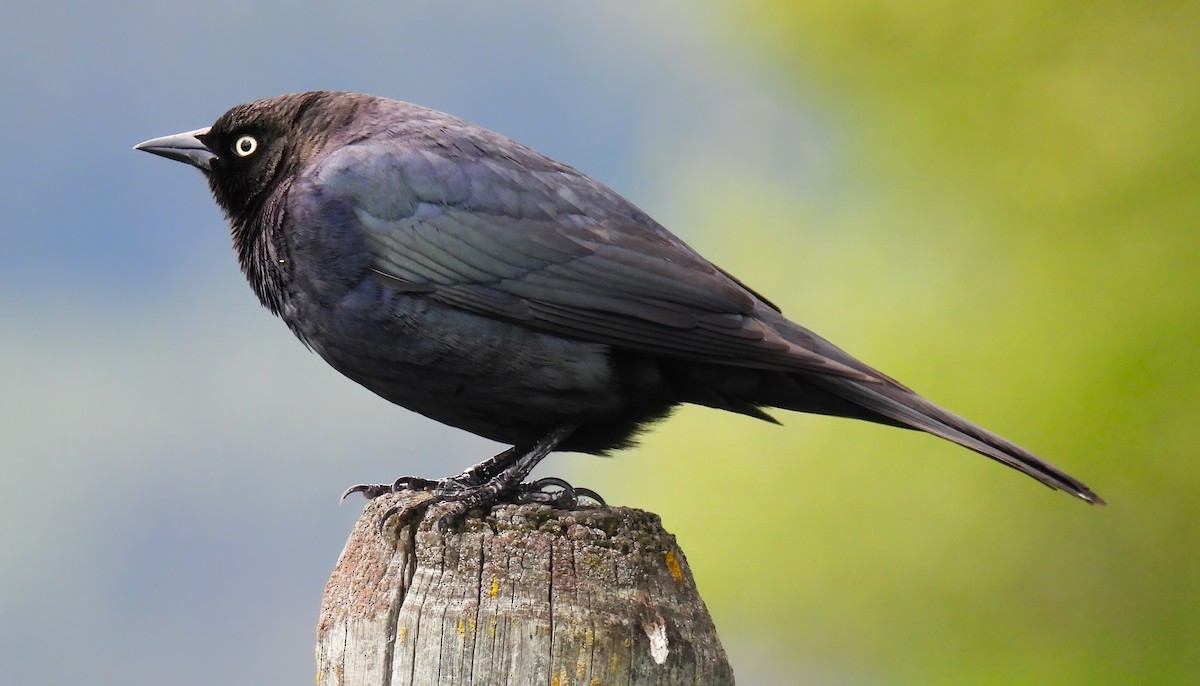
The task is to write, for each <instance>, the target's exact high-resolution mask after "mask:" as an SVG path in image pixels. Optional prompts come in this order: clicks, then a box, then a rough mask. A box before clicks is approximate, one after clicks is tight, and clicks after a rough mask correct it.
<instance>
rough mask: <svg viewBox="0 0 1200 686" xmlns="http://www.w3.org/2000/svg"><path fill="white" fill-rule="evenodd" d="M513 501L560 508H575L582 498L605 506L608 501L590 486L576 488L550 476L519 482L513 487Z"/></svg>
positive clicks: (599, 505)
mask: <svg viewBox="0 0 1200 686" xmlns="http://www.w3.org/2000/svg"><path fill="white" fill-rule="evenodd" d="M512 492H513V498H512V500H513V502H515V503H517V504H521V505H523V504H525V503H536V504H540V505H549V506H550V507H556V508H559V509H560V510H573V509H575V508H577V507H580V506H581V505H582V500H590V501H592V502H593V503H595V504H596V506H597V507H605V506H607V505H608V503H606V502H604V498H602V497H600V494H599V493H597V492H595V491H593V490H592V489H590V488H576V487H575V486H572V485H571V484H569V483H567V482H566V481H565V480H563V479H559V478H558V477H554V476H548V477H546V478H544V479H538V480H537V481H530V482H528V483H522V484H517V486H516V487H515V488H514V489H513V491H512Z"/></svg>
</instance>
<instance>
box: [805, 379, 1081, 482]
mask: <svg viewBox="0 0 1200 686" xmlns="http://www.w3.org/2000/svg"><path fill="white" fill-rule="evenodd" d="M806 380H807V381H809V382H810V383H812V384H814V385H816V386H818V387H821V388H824V389H825V390H827V391H829V392H830V393H832V394H834V395H837V396H838V397H841V398H843V399H845V400H848V401H850V402H852V403H854V404H856V405H859V406H861V407H863V408H866V409H867V410H870V411H871V412H874V413H877V414H879V415H881V416H883V417H886V418H887V419H890V420H892V421H894V422H896V423H899V424H902V425H904V426H907V427H911V428H913V429H919V430H921V431H925V432H927V433H930V434H933V435H934V436H939V437H941V438H944V439H946V440H949V441H953V442H954V443H957V444H959V445H961V446H963V447H964V448H968V449H970V450H974V451H975V452H977V453H980V454H981V455H986V456H987V457H990V458H992V459H993V460H996V461H997V462H999V463H1001V464H1004V465H1007V466H1009V467H1012V468H1013V469H1015V470H1017V471H1019V472H1021V473H1023V474H1026V475H1028V476H1030V477H1033V478H1034V479H1037V480H1038V481H1040V482H1042V483H1043V484H1045V485H1047V486H1049V487H1051V488H1055V489H1058V490H1061V491H1066V492H1067V493H1070V494H1071V495H1074V496H1076V497H1077V498H1080V499H1082V500H1085V501H1087V502H1088V503H1091V504H1093V505H1103V504H1104V499H1103V498H1101V497H1100V496H1098V495H1096V494H1095V493H1093V492H1092V491H1091V489H1089V488H1088V487H1087V486H1085V485H1084V484H1083V483H1081V482H1080V481H1079V480H1078V479H1076V478H1074V477H1073V476H1071V475H1070V474H1067V473H1066V472H1064V471H1062V470H1061V469H1058V468H1057V467H1055V466H1054V465H1052V464H1050V463H1049V462H1046V461H1045V460H1043V459H1041V458H1040V457H1038V456H1037V455H1034V454H1033V453H1031V452H1029V451H1028V450H1025V449H1024V448H1022V447H1021V446H1019V445H1016V444H1015V443H1012V442H1010V441H1007V440H1005V439H1004V438H1001V437H1000V436H997V435H996V434H994V433H992V432H990V431H988V430H987V429H984V428H983V427H981V426H978V425H976V424H972V423H971V422H969V421H967V420H966V419H963V418H962V417H959V416H958V415H955V414H953V413H951V412H948V411H946V410H944V409H942V408H940V407H938V406H937V405H934V404H933V403H931V402H929V401H928V400H925V399H924V398H922V397H921V396H919V395H917V394H915V393H913V392H912V391H909V390H908V389H906V388H904V387H903V386H900V385H898V384H895V385H893V384H892V383H890V382H889V381H888V380H886V378H885V379H881V380H880V381H879V382H876V383H871V382H862V381H857V380H854V379H848V378H844V377H834V376H826V375H822V374H812V375H808V376H806Z"/></svg>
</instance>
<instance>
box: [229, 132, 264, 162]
mask: <svg viewBox="0 0 1200 686" xmlns="http://www.w3.org/2000/svg"><path fill="white" fill-rule="evenodd" d="M255 150H258V141H257V140H256V139H255V138H254V136H242V137H241V138H239V139H237V141H236V142H235V143H234V144H233V151H234V152H235V153H237V156H238V157H249V156H251V155H253V154H254V151H255Z"/></svg>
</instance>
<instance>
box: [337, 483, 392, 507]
mask: <svg viewBox="0 0 1200 686" xmlns="http://www.w3.org/2000/svg"><path fill="white" fill-rule="evenodd" d="M387 492H388V486H387V484H355V485H353V486H351V487H350V488H347V489H346V490H345V491H342V497H341V498H340V499H339V500H338V502H343V503H344V502H346V498H349V497H350V495H351V494H353V493H362V494H363V497H365V498H366V499H367V500H374V499H376V498H378V497H379V496H381V495H383V494H384V493H387Z"/></svg>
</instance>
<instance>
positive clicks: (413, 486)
mask: <svg viewBox="0 0 1200 686" xmlns="http://www.w3.org/2000/svg"><path fill="white" fill-rule="evenodd" d="M464 476H467V475H466V474H460V475H458V476H454V477H450V478H447V479H441V480H439V481H430V480H428V479H421V478H413V477H402V478H400V479H397V480H396V481H395V482H394V483H391V484H360V485H358V486H353V487H351V488H349V489H347V490H346V493H345V494H343V496H342V497H343V498H344V497H346V496H347V495H350V494H351V493H362V494H363V495H364V496H366V497H367V498H368V499H370V500H374V499H375V498H378V497H380V496H382V495H386V494H389V493H399V492H402V491H414V490H421V491H428V492H429V493H430V497H428V498H426V499H425V500H422V501H420V502H418V503H410V504H405V505H397V506H395V507H392V508H389V509H388V510H387V511H385V512H384V513H383V514H382V515H381V516H380V517H379V528H380V530H382V529H384V528H385V527H386V526H387V525H388V523H389V522H391V521H392V520H393V519H395V518H397V517H399V518H400V520H401V521H402V522H403V521H408V520H409V519H410V518H411V517H414V516H418V515H420V514H421V513H423V512H425V511H426V510H427V509H429V508H430V507H432V506H435V505H436V506H438V507H439V508H440V509H441V510H442V512H441V515H440V516H439V517H438V520H437V523H436V526H437V530H438V531H439V532H442V533H445V532H446V531H448V530H449V529H450V528H451V527H453V526H454V525H455V524H457V523H458V522H459V521H461V520H462V518H463V516H465V515H466V514H467V512H469V511H471V510H473V509H476V508H480V507H488V508H490V507H492V506H494V505H501V504H506V503H511V504H515V505H524V504H539V505H548V506H550V507H556V508H559V509H566V510H571V509H575V508H578V507H581V506H583V505H584V503H585V502H586V501H592V502H593V503H595V504H596V505H597V506H600V507H603V506H604V505H605V502H604V499H603V498H601V497H600V494H598V493H596V492H595V491H593V490H592V489H590V488H576V487H574V486H572V485H571V484H569V483H567V482H566V481H564V480H563V479H559V478H556V477H546V478H544V479H538V480H536V481H531V482H529V483H518V484H513V485H508V484H506V483H504V479H502V478H496V479H493V480H491V481H487V482H484V483H476V482H475V480H474V479H471V478H463V477H464Z"/></svg>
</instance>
